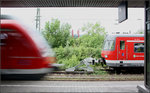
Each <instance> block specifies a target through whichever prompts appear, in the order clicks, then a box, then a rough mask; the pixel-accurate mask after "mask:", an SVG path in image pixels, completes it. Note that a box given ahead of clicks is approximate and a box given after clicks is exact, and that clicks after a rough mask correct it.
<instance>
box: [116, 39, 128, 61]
mask: <svg viewBox="0 0 150 93" xmlns="http://www.w3.org/2000/svg"><path fill="white" fill-rule="evenodd" d="M125 59H126V45H125V40H123V39H121V38H119V39H118V60H125Z"/></svg>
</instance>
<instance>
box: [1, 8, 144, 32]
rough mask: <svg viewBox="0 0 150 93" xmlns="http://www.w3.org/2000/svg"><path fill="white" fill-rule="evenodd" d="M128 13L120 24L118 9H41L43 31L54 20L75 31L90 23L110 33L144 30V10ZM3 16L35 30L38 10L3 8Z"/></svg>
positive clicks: (130, 9)
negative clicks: (68, 25) (14, 17)
mask: <svg viewBox="0 0 150 93" xmlns="http://www.w3.org/2000/svg"><path fill="white" fill-rule="evenodd" d="M128 13H129V14H128V20H126V21H124V22H123V23H120V24H118V21H117V20H118V8H40V14H41V29H43V28H44V25H45V22H46V21H50V20H51V19H52V18H58V19H59V20H60V21H61V22H62V23H69V24H71V26H72V29H73V30H74V31H77V30H80V28H81V27H82V26H83V25H84V24H86V23H88V22H90V23H96V22H99V23H100V24H101V25H102V26H103V27H105V29H106V31H107V32H109V33H112V32H118V31H119V32H128V31H132V33H134V32H136V31H138V30H141V29H144V8H129V9H128ZM1 14H8V15H13V16H16V17H18V18H19V19H21V20H22V21H24V22H25V23H27V24H29V25H30V26H32V27H34V28H35V16H36V8H1ZM72 29H71V30H72Z"/></svg>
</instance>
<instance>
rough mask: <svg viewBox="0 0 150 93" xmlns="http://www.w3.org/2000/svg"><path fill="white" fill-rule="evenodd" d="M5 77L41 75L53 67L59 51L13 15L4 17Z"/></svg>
mask: <svg viewBox="0 0 150 93" xmlns="http://www.w3.org/2000/svg"><path fill="white" fill-rule="evenodd" d="M0 21H1V23H0V40H1V42H0V47H1V48H0V51H1V64H0V73H1V74H2V76H7V75H8V76H10V77H13V76H30V77H33V78H34V77H35V78H40V77H42V76H44V75H45V74H47V73H49V72H51V71H52V70H53V68H54V67H53V66H52V64H53V63H55V53H54V52H53V50H52V48H51V47H50V46H49V45H48V43H47V41H46V40H45V39H44V37H42V35H41V34H40V33H39V32H38V31H36V30H33V29H30V28H29V27H27V26H26V25H24V24H22V23H20V22H19V21H17V20H14V19H13V18H11V17H10V16H6V15H1V18H0Z"/></svg>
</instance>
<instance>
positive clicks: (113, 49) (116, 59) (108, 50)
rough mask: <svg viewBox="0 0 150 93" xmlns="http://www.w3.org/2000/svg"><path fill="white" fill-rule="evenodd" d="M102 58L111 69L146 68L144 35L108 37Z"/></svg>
mask: <svg viewBox="0 0 150 93" xmlns="http://www.w3.org/2000/svg"><path fill="white" fill-rule="evenodd" d="M101 56H102V60H103V63H104V64H106V65H108V66H109V67H113V68H116V67H144V35H139V34H137V35H108V36H107V37H106V39H105V41H104V47H103V49H102V52H101Z"/></svg>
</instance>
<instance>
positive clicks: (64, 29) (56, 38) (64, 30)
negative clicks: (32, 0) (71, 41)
mask: <svg viewBox="0 0 150 93" xmlns="http://www.w3.org/2000/svg"><path fill="white" fill-rule="evenodd" d="M70 28H71V25H69V24H68V23H65V24H64V23H63V24H60V21H59V20H58V19H52V20H51V21H48V22H46V23H45V29H44V30H43V31H42V34H43V35H44V37H45V38H46V39H47V41H48V43H49V45H52V47H53V48H54V47H59V46H63V47H64V46H66V44H67V40H68V38H69V37H70Z"/></svg>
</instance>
